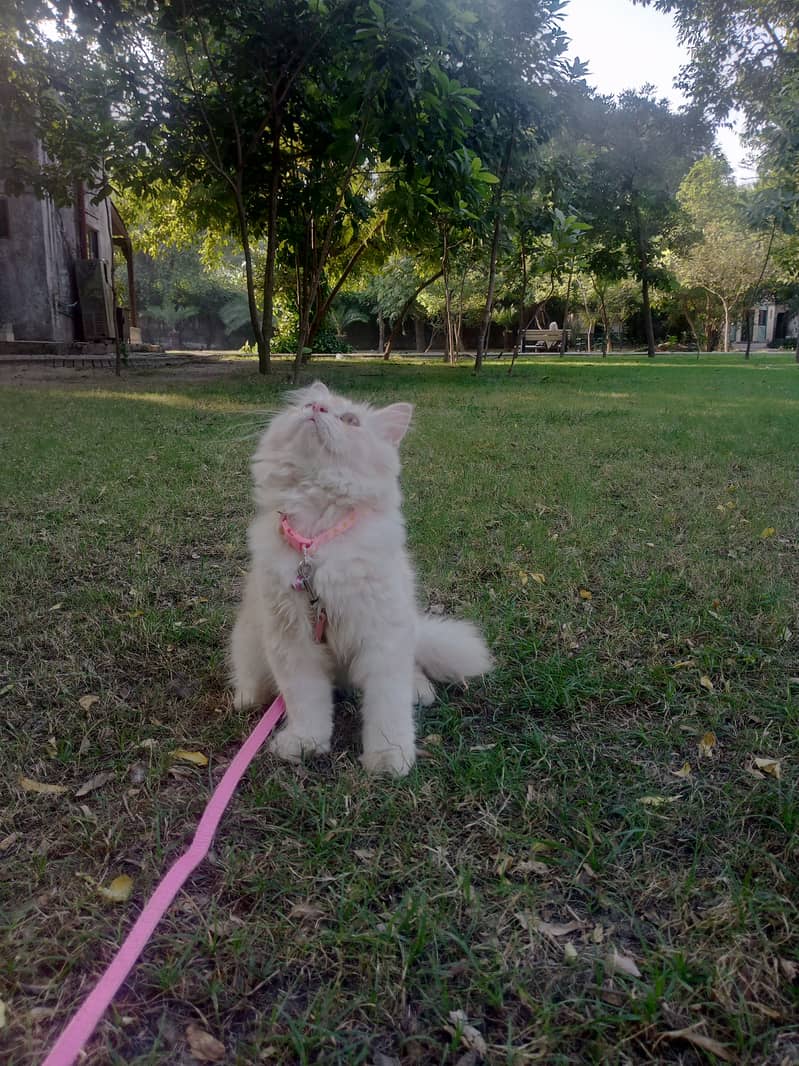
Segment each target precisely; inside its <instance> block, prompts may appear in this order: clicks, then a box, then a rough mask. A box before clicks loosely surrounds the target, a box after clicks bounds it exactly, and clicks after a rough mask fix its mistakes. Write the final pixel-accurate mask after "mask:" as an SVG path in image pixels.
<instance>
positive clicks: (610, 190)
mask: <svg viewBox="0 0 799 1066" xmlns="http://www.w3.org/2000/svg"><path fill="white" fill-rule="evenodd" d="M578 133H579V139H580V143H581V151H582V163H581V170H580V175H581V180H579V181H578V183H577V185H576V187H575V190H574V191H575V207H576V208H577V209H578V210H579V212H580V215H581V216H582V217H583V218H585V219H586V220H588V221H590V222H591V224H592V226H593V228H594V232H595V236H596V241H597V245H598V248H599V250H600V251H601V254H602V257H603V258H604V259H605V260H607V257H608V252H609V251H611V250H612V254H614V255H616V256H617V257H619V258H623V260H624V261H625V262H626V263H628V264H629V269H630V270H631V272H632V273H633V275H634V276H635V277H636V278H637V279H638V281H639V283H640V285H641V298H642V306H643V315H644V328H645V331H646V342H647V352H648V354H649V356H650V357H653V356H654V354H655V336H654V328H653V324H652V310H651V289H652V286H653V285H657V284H658V283H659V282H660V283H663V281H664V279H665V274H664V254H665V252H666V250H667V248H668V245H669V241H670V239H671V237H672V235H673V233H674V230H675V227H676V226H677V224H678V221H679V204H678V202H677V191H678V189H679V187H680V182H681V181H682V179H683V177H684V176H685V174H686V173H687V172H688V170H689V169H690V167H691V166H692V164H693V163H694V162H696V161H697V160H698V159H699V158H700V157H701V156H702V155H704V154H705V153H706V151H707V149H708V147H709V144H710V141H711V132H710V128H709V126H708V125H707V123H706V122H705V121H704V120H703V119H702V117H701V116H700V114H699V113H698V112H697V111H685V112H673V111H671V110H670V108H669V106H668V102H667V101H665V100H656V99H655V97H654V96H653V95H652V93H651V91H649V90H645V91H644V92H642V93H634V92H625V93H622V94H621V95H620V96H619V98H618V100H612V99H608V98H601V97H600V98H594V99H592V100H590V101H587V103H586V108H585V111H584V113H583V115H582V116H578Z"/></svg>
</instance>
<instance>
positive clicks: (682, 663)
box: [674, 659, 694, 670]
mask: <svg viewBox="0 0 799 1066" xmlns="http://www.w3.org/2000/svg"><path fill="white" fill-rule="evenodd" d="M693 665H694V661H693V659H680V661H679V662H676V663H675V664H674V669H675V670H683V669H684V668H685V667H686V666H693Z"/></svg>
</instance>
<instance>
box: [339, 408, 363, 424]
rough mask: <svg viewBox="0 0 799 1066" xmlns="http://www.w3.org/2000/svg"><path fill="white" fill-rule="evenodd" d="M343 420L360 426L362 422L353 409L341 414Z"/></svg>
mask: <svg viewBox="0 0 799 1066" xmlns="http://www.w3.org/2000/svg"><path fill="white" fill-rule="evenodd" d="M339 418H340V419H341V421H342V422H346V423H347V425H348V426H359V425H360V424H361V423H360V422H359V421H358V416H357V415H354V414H353V413H352V411H345V412H344V414H343V415H339Z"/></svg>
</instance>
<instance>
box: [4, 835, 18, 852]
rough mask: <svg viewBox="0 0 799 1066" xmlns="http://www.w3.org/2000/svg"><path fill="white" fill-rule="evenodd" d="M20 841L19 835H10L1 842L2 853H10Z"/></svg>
mask: <svg viewBox="0 0 799 1066" xmlns="http://www.w3.org/2000/svg"><path fill="white" fill-rule="evenodd" d="M18 840H19V833H9V834H8V836H4V837H3V839H2V840H0V851H8V849H9V848H10V847H12V845H14V844H16V842H17V841H18Z"/></svg>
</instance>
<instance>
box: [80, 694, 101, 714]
mask: <svg viewBox="0 0 799 1066" xmlns="http://www.w3.org/2000/svg"><path fill="white" fill-rule="evenodd" d="M99 702H100V697H99V696H94V695H89V696H81V698H80V699H79V700H78V703H79V704H80V705H81V707H82V708H83V709H84V711H90V710H91V709H92V707H94V705H95V703H99Z"/></svg>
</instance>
